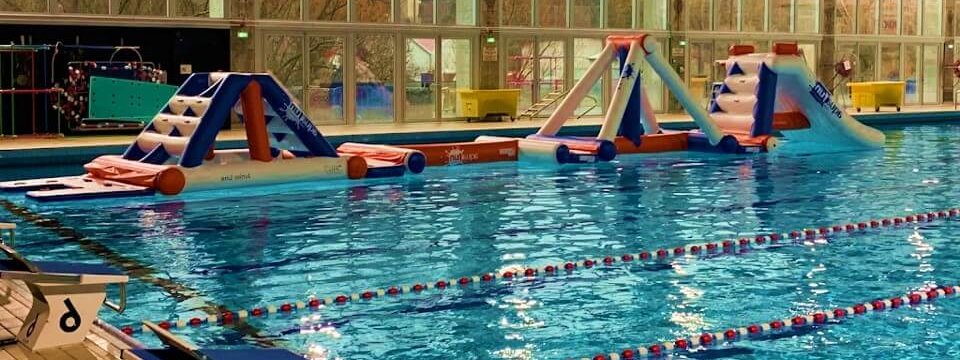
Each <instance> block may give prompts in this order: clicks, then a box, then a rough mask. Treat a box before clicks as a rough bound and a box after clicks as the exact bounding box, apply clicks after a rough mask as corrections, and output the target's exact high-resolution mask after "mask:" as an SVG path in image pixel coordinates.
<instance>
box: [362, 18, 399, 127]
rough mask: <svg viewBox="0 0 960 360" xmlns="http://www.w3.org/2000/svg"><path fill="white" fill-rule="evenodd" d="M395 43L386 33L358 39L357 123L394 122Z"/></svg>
mask: <svg viewBox="0 0 960 360" xmlns="http://www.w3.org/2000/svg"><path fill="white" fill-rule="evenodd" d="M394 41H395V40H394V37H393V36H392V35H387V34H362V35H357V37H356V41H355V43H356V44H355V47H356V53H355V54H354V55H355V56H354V59H355V60H354V61H355V63H354V72H355V76H356V86H357V89H356V101H357V110H356V120H357V123H378V122H381V123H382V122H392V121H393V91H394V88H393V84H394V69H393V64H394V59H395V52H396V48H397V46H396V45H395V43H394Z"/></svg>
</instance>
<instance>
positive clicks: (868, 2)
mask: <svg viewBox="0 0 960 360" xmlns="http://www.w3.org/2000/svg"><path fill="white" fill-rule="evenodd" d="M857 33H858V34H876V33H877V0H860V5H859V6H858V7H857Z"/></svg>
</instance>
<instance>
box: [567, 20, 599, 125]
mask: <svg viewBox="0 0 960 360" xmlns="http://www.w3.org/2000/svg"><path fill="white" fill-rule="evenodd" d="M602 50H603V40H602V39H589V38H578V39H574V40H573V79H574V82H576V81H580V79H582V78H583V76H584V75H585V74H586V73H587V70H588V69H590V66H592V65H593V63H594V61H595V60H596V56H597V54H599V53H600V51H602ZM601 113H603V81H598V82H597V83H596V84H593V87H592V88H590V92H589V93H587V96H586V97H585V98H584V99H583V100H582V101H580V105H579V106H578V107H577V111H576V115H577V116H580V115H600V114H601Z"/></svg>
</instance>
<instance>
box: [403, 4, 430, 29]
mask: <svg viewBox="0 0 960 360" xmlns="http://www.w3.org/2000/svg"><path fill="white" fill-rule="evenodd" d="M399 5H400V21H401V22H405V23H408V24H433V0H399Z"/></svg>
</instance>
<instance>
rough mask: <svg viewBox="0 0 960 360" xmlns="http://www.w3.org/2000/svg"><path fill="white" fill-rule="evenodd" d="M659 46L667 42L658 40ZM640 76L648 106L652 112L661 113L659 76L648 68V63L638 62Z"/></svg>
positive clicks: (661, 88)
mask: <svg viewBox="0 0 960 360" xmlns="http://www.w3.org/2000/svg"><path fill="white" fill-rule="evenodd" d="M658 41H659V42H660V43H661V44H666V43H667V41H665V40H664V39H658ZM640 64H641V65H640V76H641V77H642V79H643V91H645V92H646V94H647V97H648V98H650V106H652V107H653V110H654V111H663V96H664V88H663V80H662V79H660V75H657V73H656V72H655V71H653V67H651V66H650V63H648V62H646V61H641V62H640Z"/></svg>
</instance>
